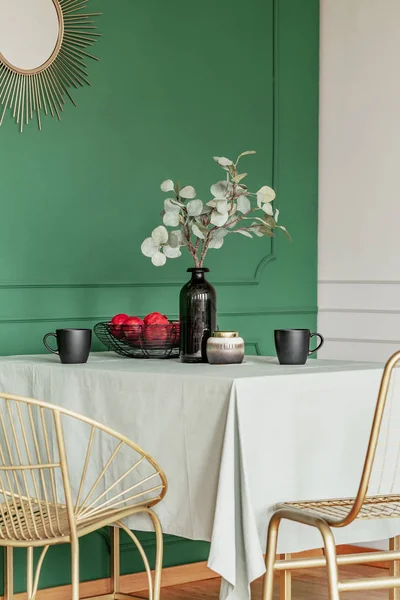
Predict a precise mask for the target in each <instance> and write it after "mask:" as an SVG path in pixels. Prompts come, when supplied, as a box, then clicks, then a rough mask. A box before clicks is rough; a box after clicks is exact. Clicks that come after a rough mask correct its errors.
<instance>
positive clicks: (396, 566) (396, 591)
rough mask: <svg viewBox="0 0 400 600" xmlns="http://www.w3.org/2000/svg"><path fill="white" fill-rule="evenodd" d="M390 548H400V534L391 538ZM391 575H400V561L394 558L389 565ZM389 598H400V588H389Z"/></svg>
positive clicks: (397, 549)
mask: <svg viewBox="0 0 400 600" xmlns="http://www.w3.org/2000/svg"><path fill="white" fill-rule="evenodd" d="M389 550H396V551H397V552H398V551H399V550H400V536H397V537H394V538H390V540H389ZM389 575H390V576H391V577H400V561H398V560H393V561H391V563H390V566H389ZM389 600H400V588H393V589H391V590H389Z"/></svg>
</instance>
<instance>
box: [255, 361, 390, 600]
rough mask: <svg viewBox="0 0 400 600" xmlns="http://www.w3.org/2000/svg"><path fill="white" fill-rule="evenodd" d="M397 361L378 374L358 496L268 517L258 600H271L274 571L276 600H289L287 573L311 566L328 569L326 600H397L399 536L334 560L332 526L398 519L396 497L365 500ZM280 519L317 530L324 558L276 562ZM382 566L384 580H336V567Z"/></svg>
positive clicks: (288, 508)
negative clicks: (368, 598)
mask: <svg viewBox="0 0 400 600" xmlns="http://www.w3.org/2000/svg"><path fill="white" fill-rule="evenodd" d="M399 360H400V352H396V353H395V354H394V355H393V356H392V357H391V358H390V359H389V360H388V362H387V363H386V365H385V369H384V371H383V375H382V380H381V385H380V390H379V395H378V400H377V404H376V409H375V414H374V419H373V423H372V429H371V434H370V439H369V443H368V449H367V453H366V457H365V461H364V467H363V471H362V476H361V480H360V483H359V487H358V493H357V496H356V497H355V498H347V499H346V498H345V499H332V500H318V501H311V502H285V503H283V504H281V505H279V506H278V509H277V510H276V512H275V513H274V514H273V516H272V518H271V520H270V523H269V527H268V537H267V552H266V574H265V577H264V587H263V596H262V598H263V600H272V598H273V583H274V574H275V573H276V572H278V573H279V574H280V597H281V600H291V572H292V571H294V570H296V569H310V568H315V567H326V569H327V575H328V589H329V598H330V600H340V594H341V592H352V591H358V590H375V589H389V590H390V599H391V600H400V589H399V588H400V537H395V538H392V539H391V540H390V545H389V548H390V549H389V551H382V552H371V553H367V554H366V553H362V554H361V553H360V554H348V555H341V556H337V555H336V545H335V539H334V536H333V533H332V527H346V526H347V525H350V524H351V523H352V522H353V521H355V520H356V519H387V518H395V517H397V518H400V495H398V494H397V495H395V494H388V495H380V496H369V497H368V496H367V493H368V488H369V484H370V480H371V473H372V468H373V465H374V460H375V455H376V450H377V445H378V441H379V435H380V431H381V426H382V420H383V416H384V412H385V406H386V399H387V395H388V389H389V385H390V381H391V376H392V371H393V368H394V366H395V365H396V363H397V362H398V361H399ZM283 519H286V520H289V521H295V522H297V523H302V524H304V525H309V526H310V527H315V528H317V529H318V530H319V532H320V533H321V536H322V540H323V544H324V550H325V556H324V557H318V558H298V559H292V558H291V557H290V555H289V554H286V555H283V556H281V557H280V558H279V559H277V558H276V550H277V541H278V532H279V526H280V523H281V521H282V520H283ZM383 561H389V562H390V576H389V577H373V578H368V579H352V580H346V581H340V580H339V575H338V566H341V565H354V564H361V563H363V564H365V563H370V562H383Z"/></svg>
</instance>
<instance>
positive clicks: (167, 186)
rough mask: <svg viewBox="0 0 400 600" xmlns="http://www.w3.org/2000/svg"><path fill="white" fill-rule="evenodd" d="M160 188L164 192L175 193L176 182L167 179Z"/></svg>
mask: <svg viewBox="0 0 400 600" xmlns="http://www.w3.org/2000/svg"><path fill="white" fill-rule="evenodd" d="M160 187H161V190H162V191H163V192H173V191H174V182H173V181H172V179H166V180H165V181H163V182H162V184H161V186H160Z"/></svg>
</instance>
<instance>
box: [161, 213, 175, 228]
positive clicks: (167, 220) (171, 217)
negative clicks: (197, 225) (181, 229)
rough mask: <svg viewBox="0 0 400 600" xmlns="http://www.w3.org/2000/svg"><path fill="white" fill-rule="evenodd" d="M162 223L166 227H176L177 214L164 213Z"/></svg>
mask: <svg viewBox="0 0 400 600" xmlns="http://www.w3.org/2000/svg"><path fill="white" fill-rule="evenodd" d="M163 223H164V225H166V226H167V227H178V225H179V212H166V213H165V215H164V216H163Z"/></svg>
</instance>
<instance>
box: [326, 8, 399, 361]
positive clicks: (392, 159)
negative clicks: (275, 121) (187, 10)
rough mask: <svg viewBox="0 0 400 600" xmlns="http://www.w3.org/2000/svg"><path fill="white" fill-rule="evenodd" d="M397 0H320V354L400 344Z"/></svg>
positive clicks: (356, 353) (374, 353)
mask: <svg viewBox="0 0 400 600" xmlns="http://www.w3.org/2000/svg"><path fill="white" fill-rule="evenodd" d="M399 58H400V0H321V99H320V189H319V308H320V312H319V325H318V330H319V331H320V332H321V333H322V334H324V335H325V336H326V343H325V346H324V348H323V350H322V351H321V352H320V354H319V356H320V357H321V358H344V359H347V358H348V359H353V358H354V359H359V360H385V359H386V358H387V357H388V355H389V354H390V353H391V352H393V351H395V350H397V349H399V348H400V69H399Z"/></svg>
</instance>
